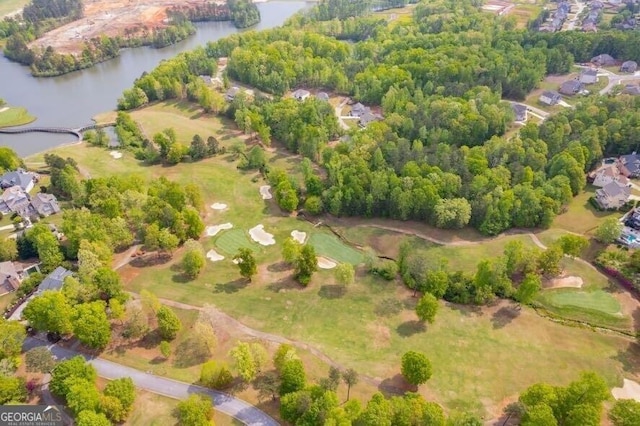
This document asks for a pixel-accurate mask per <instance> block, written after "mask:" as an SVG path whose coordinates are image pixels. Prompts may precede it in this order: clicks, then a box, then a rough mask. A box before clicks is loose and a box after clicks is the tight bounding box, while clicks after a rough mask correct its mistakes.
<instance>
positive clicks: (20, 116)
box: [0, 107, 36, 127]
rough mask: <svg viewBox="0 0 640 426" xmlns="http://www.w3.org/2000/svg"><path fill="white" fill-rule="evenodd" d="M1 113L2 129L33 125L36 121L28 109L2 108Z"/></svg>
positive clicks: (0, 124)
mask: <svg viewBox="0 0 640 426" xmlns="http://www.w3.org/2000/svg"><path fill="white" fill-rule="evenodd" d="M4 108H8V109H4ZM3 109H4V110H3ZM0 111H1V112H0V127H10V126H21V125H23V124H27V123H31V122H32V121H34V120H35V119H36V118H35V117H34V116H32V115H30V114H29V112H28V111H27V110H26V108H21V107H0Z"/></svg>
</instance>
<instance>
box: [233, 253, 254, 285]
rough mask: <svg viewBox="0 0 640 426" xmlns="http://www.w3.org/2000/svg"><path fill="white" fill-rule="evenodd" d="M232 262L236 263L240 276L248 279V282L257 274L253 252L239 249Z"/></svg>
mask: <svg viewBox="0 0 640 426" xmlns="http://www.w3.org/2000/svg"><path fill="white" fill-rule="evenodd" d="M233 260H235V261H237V263H238V268H239V269H240V275H242V276H243V277H245V278H248V279H249V281H251V277H253V276H254V275H255V274H256V273H257V272H258V268H257V265H256V259H255V257H254V256H253V251H251V249H248V248H240V249H239V250H238V253H236V255H235V256H233Z"/></svg>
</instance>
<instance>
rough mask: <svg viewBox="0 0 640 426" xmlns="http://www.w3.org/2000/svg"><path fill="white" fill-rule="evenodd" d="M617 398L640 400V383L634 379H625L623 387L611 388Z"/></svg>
mask: <svg viewBox="0 0 640 426" xmlns="http://www.w3.org/2000/svg"><path fill="white" fill-rule="evenodd" d="M611 393H612V394H613V397H614V398H615V399H633V400H635V401H638V402H640V384H639V383H638V382H634V381H633V380H629V379H624V380H623V382H622V387H621V388H613V389H612V390H611Z"/></svg>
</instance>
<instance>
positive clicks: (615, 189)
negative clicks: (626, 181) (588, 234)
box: [596, 181, 631, 210]
mask: <svg viewBox="0 0 640 426" xmlns="http://www.w3.org/2000/svg"><path fill="white" fill-rule="evenodd" d="M630 195H631V188H630V187H629V186H627V185H622V184H621V183H619V182H617V181H613V182H610V183H608V184H606V185H605V186H603V187H602V188H600V189H597V190H596V202H597V203H598V205H599V206H600V207H602V208H603V209H605V210H607V209H619V208H620V207H622V206H624V205H625V204H626V203H627V201H629V196H630Z"/></svg>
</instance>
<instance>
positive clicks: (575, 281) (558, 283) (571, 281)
mask: <svg viewBox="0 0 640 426" xmlns="http://www.w3.org/2000/svg"><path fill="white" fill-rule="evenodd" d="M582 284H584V281H582V278H580V277H575V276H570V277H563V278H554V279H552V280H551V285H552V286H553V287H574V288H582Z"/></svg>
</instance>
